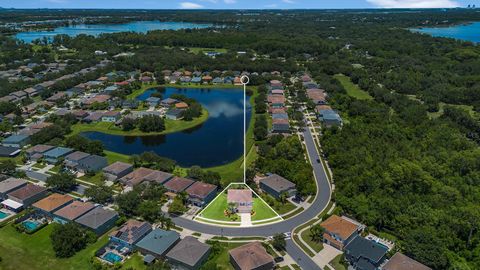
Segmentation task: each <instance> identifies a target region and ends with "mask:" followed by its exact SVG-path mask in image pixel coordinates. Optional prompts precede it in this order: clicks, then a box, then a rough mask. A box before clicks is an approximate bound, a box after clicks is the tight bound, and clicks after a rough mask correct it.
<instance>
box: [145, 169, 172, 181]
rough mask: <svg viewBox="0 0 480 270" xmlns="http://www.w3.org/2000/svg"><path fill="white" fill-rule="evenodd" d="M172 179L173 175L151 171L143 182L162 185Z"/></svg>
mask: <svg viewBox="0 0 480 270" xmlns="http://www.w3.org/2000/svg"><path fill="white" fill-rule="evenodd" d="M172 178H173V174H170V173H166V172H162V171H153V172H152V173H150V174H148V175H147V176H145V177H144V181H145V182H155V183H158V184H164V183H165V182H167V181H168V180H170V179H172Z"/></svg>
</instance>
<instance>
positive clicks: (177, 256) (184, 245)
mask: <svg viewBox="0 0 480 270" xmlns="http://www.w3.org/2000/svg"><path fill="white" fill-rule="evenodd" d="M209 250H210V246H209V245H207V244H204V243H202V242H200V241H198V240H197V238H195V237H192V236H186V237H185V238H183V240H182V241H180V242H179V243H178V244H177V245H175V246H174V247H173V248H172V249H171V250H170V251H169V252H168V253H167V255H166V257H167V258H168V259H173V260H176V261H179V262H183V263H185V264H187V265H189V266H192V267H193V266H195V265H196V264H197V263H198V262H199V261H200V260H201V259H202V258H203V257H204V255H205V254H206V253H207V252H208V251H209Z"/></svg>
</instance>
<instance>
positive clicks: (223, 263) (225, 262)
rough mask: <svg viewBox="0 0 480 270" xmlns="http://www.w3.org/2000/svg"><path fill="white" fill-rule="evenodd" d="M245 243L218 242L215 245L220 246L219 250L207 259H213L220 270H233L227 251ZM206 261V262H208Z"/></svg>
mask: <svg viewBox="0 0 480 270" xmlns="http://www.w3.org/2000/svg"><path fill="white" fill-rule="evenodd" d="M245 244H247V243H222V242H219V243H218V244H217V245H218V247H220V251H219V252H218V253H217V254H216V255H215V256H211V257H210V258H209V259H208V261H214V262H215V264H216V265H217V267H218V269H221V270H233V266H232V264H231V263H230V255H229V254H228V251H229V250H231V249H234V248H236V247H239V246H243V245H245ZM208 261H207V262H208Z"/></svg>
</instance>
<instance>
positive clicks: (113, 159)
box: [103, 150, 130, 164]
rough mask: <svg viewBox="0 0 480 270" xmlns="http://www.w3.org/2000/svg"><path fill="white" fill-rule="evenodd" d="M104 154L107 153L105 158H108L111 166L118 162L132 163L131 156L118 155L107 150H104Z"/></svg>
mask: <svg viewBox="0 0 480 270" xmlns="http://www.w3.org/2000/svg"><path fill="white" fill-rule="evenodd" d="M103 152H104V153H105V157H106V158H107V161H108V163H109V164H112V163H114V162H117V161H121V162H126V163H129V162H130V156H127V155H124V154H120V153H116V152H111V151H107V150H104V151H103Z"/></svg>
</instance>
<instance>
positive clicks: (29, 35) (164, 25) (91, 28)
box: [15, 21, 213, 43]
mask: <svg viewBox="0 0 480 270" xmlns="http://www.w3.org/2000/svg"><path fill="white" fill-rule="evenodd" d="M211 26H213V25H212V24H199V23H186V22H160V21H137V22H129V23H122V24H78V25H69V26H61V27H57V28H55V29H54V30H53V31H31V32H21V33H18V34H17V35H16V36H15V37H16V38H17V39H20V40H23V41H25V42H27V43H30V42H32V41H34V40H36V39H43V38H44V37H47V38H48V39H49V40H50V41H51V40H52V39H53V37H54V36H56V35H60V34H64V35H69V36H72V37H74V36H77V35H80V34H87V35H92V36H98V35H100V34H104V33H107V34H108V33H119V32H137V33H146V32H148V31H152V30H179V29H194V28H207V27H211Z"/></svg>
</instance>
